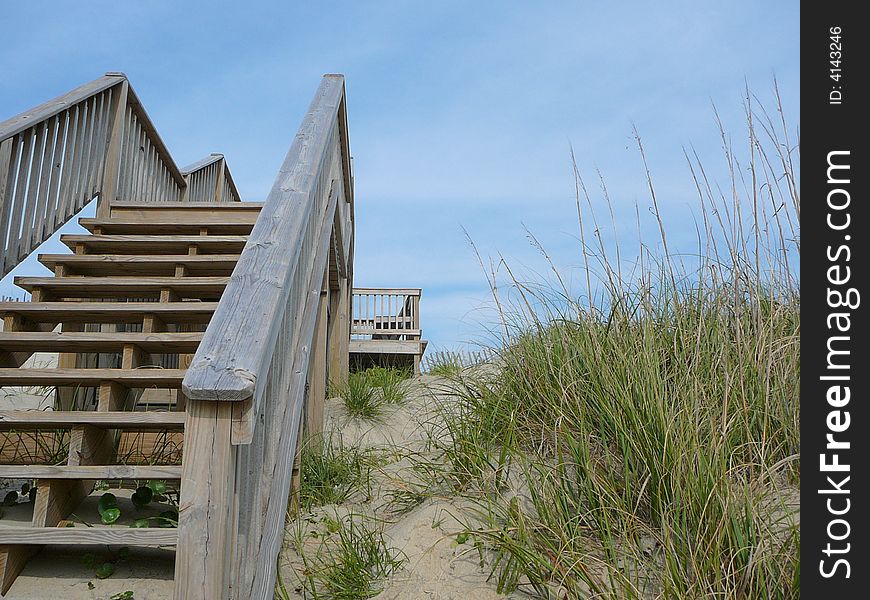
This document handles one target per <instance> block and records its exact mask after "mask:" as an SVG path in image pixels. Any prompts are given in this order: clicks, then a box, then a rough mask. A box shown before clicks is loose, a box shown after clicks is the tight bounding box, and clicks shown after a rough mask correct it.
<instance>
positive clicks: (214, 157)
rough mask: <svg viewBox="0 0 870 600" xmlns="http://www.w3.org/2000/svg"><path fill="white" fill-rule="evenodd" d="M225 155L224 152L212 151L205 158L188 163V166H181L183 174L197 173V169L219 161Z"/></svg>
mask: <svg viewBox="0 0 870 600" xmlns="http://www.w3.org/2000/svg"><path fill="white" fill-rule="evenodd" d="M223 157H224V155H223V154H220V153H217V152H212V153H211V154H209V155H208V156H206V157H205V158H201V159H199V160H198V161H196V162H194V163H191V164H189V165H187V166H186V167H182V168H181V173H182V175H185V176H186V175H190V174H191V173H195V172H196V171H200V170H202V169H204V168H206V167H208V166H210V165H213V164H214V163H216V162H218V161H219V160H221V159H222V158H223Z"/></svg>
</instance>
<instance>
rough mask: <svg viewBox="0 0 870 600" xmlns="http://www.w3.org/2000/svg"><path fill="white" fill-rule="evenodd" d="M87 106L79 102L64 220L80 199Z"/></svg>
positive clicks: (84, 159)
mask: <svg viewBox="0 0 870 600" xmlns="http://www.w3.org/2000/svg"><path fill="white" fill-rule="evenodd" d="M89 108H90V107H89V106H88V103H87V102H86V101H85V102H80V103H79V117H78V120H77V125H76V139H75V145H76V152H75V159H74V160H73V167H72V171H71V172H70V176H71V177H70V192H69V198H66V199H64V207H65V214H64V216H63V220H64V222H66V220H67V219H69V218H70V217H71V216H73V215H74V214H75V213H76V211H77V210H78V206H79V202H80V201H81V199H80V196H81V194H82V188H81V181H82V170H83V169H84V168H85V164H86V163H87V156H86V154H85V153H86V152H87V144H86V143H85V140H86V139H87V134H88V118H89V116H90V110H89Z"/></svg>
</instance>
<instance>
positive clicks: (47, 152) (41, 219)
mask: <svg viewBox="0 0 870 600" xmlns="http://www.w3.org/2000/svg"><path fill="white" fill-rule="evenodd" d="M56 135H57V115H55V116H54V117H52V118H50V119H48V120H47V121H46V122H45V143H44V145H43V152H42V164H41V166H40V174H39V187H38V193H37V202H36V207H35V209H34V210H35V212H34V221H33V227H32V229H31V231H32V233H33V235H32V236H31V237H30V238H29V239H28V241H27V246H28V248H29V251H32V250H33V249H34V248H35V247H36V246H38V245H39V244H41V243H42V240H43V237H42V235H43V232H44V231H45V207H46V204H47V203H48V188H49V183H50V181H51V174H52V171H53V168H52V166H53V161H52V158H53V157H54V146H55V136H56ZM46 237H47V236H46Z"/></svg>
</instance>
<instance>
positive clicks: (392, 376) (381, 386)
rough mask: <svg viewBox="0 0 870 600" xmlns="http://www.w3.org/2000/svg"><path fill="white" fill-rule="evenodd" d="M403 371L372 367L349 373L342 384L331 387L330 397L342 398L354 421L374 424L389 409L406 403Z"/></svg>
mask: <svg viewBox="0 0 870 600" xmlns="http://www.w3.org/2000/svg"><path fill="white" fill-rule="evenodd" d="M410 376H411V373H410V371H408V370H406V369H398V368H386V367H373V368H370V369H366V370H365V371H357V372H354V373H350V375H349V376H348V378H347V381H346V382H344V383H333V384H331V385H330V391H329V394H330V396H333V397H339V398H341V400H342V402H343V403H344V407H345V410H346V412H347V414H348V415H349V416H351V417H353V418H356V419H363V420H368V421H377V420H378V419H379V418H380V417H382V416H383V414H384V411H385V410H386V409H387V408H388V407H389V406H391V405H393V406H395V405H401V404H403V403H404V402H405V397H406V394H405V389H404V387H403V385H402V384H403V382H404V381H405V380H406V379H408V378H410Z"/></svg>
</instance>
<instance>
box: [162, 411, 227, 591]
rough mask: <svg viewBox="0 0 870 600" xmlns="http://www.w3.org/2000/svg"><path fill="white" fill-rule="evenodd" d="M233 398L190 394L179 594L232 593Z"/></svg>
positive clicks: (177, 576)
mask: <svg viewBox="0 0 870 600" xmlns="http://www.w3.org/2000/svg"><path fill="white" fill-rule="evenodd" d="M232 408H233V403H232V402H212V401H208V400H192V401H189V402H188V404H187V423H186V426H185V430H184V458H183V461H182V467H181V500H180V502H179V514H178V546H177V548H176V552H175V596H174V597H175V600H185V599H187V598H210V599H214V600H224V599H225V598H227V597H228V594H229V583H228V579H229V573H230V571H231V569H230V567H231V565H230V564H229V560H228V556H227V554H228V553H229V552H231V550H232V546H233V544H234V537H235V536H234V535H233V532H232V531H231V530H232V524H233V522H234V519H233V517H232V516H231V512H232V511H233V510H234V497H233V496H234V493H235V490H234V483H233V482H234V480H235V454H236V452H235V448H234V446H233V445H232V444H231V443H230V431H231V428H232Z"/></svg>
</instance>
